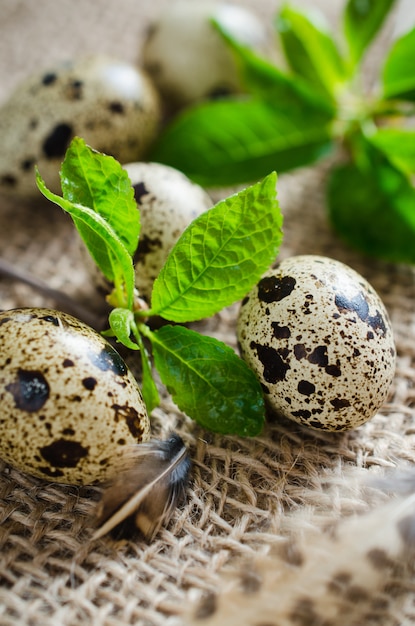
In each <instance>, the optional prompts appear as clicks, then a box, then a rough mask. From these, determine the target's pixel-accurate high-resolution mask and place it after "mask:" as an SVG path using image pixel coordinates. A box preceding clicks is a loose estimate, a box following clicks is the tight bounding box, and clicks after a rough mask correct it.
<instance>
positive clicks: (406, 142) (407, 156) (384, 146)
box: [370, 127, 415, 175]
mask: <svg viewBox="0 0 415 626" xmlns="http://www.w3.org/2000/svg"><path fill="white" fill-rule="evenodd" d="M370 142H371V143H372V144H373V145H374V146H376V148H378V150H380V151H381V152H383V154H384V155H385V156H386V157H387V158H388V159H389V161H390V162H391V163H393V165H395V167H397V168H398V169H400V170H402V171H403V172H405V173H406V174H407V175H411V174H413V173H415V131H413V130H405V129H399V128H386V127H384V128H379V129H378V130H377V131H376V133H375V134H374V135H372V136H371V137H370Z"/></svg>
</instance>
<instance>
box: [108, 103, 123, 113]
mask: <svg viewBox="0 0 415 626" xmlns="http://www.w3.org/2000/svg"><path fill="white" fill-rule="evenodd" d="M108 109H109V111H110V112H111V113H115V114H116V115H124V113H125V107H124V105H123V103H122V102H110V103H109V105H108Z"/></svg>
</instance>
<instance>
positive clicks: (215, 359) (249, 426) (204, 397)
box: [151, 326, 265, 437]
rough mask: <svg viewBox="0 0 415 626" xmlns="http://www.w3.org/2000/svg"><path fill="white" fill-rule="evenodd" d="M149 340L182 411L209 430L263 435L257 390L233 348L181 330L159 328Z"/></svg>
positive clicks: (168, 385) (262, 414)
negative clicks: (261, 433)
mask: <svg viewBox="0 0 415 626" xmlns="http://www.w3.org/2000/svg"><path fill="white" fill-rule="evenodd" d="M151 341H152V346H153V353H154V362H155V366H156V368H157V370H158V372H159V374H160V377H161V380H162V381H163V383H164V384H165V385H166V387H167V389H168V391H169V392H170V393H171V395H172V397H173V400H174V402H175V403H176V404H177V406H178V407H179V408H180V410H181V411H183V412H184V413H186V414H187V415H188V416H189V417H191V418H192V419H194V420H195V421H196V422H198V424H200V425H201V426H203V427H204V428H207V429H209V430H211V431H213V432H217V433H221V434H237V435H240V436H244V437H252V436H255V435H258V434H259V433H260V432H261V430H262V428H263V425H264V420H265V407H264V400H263V395H262V390H261V386H260V384H259V383H258V381H257V379H256V378H255V375H254V374H253V372H252V371H251V370H250V369H249V368H248V366H247V365H246V364H245V363H244V361H242V359H240V358H239V357H238V356H237V355H236V354H235V352H234V351H233V350H232V349H231V348H229V347H228V346H226V345H225V344H224V343H222V342H220V341H218V340H217V339H214V338H212V337H206V336H203V335H199V334H198V333H196V332H194V331H192V330H189V329H188V328H184V327H182V326H163V327H162V328H160V329H159V330H157V331H155V332H154V333H152V337H151Z"/></svg>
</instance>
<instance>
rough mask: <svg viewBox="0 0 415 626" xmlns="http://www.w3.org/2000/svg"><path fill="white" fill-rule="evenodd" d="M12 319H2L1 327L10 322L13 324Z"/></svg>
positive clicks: (0, 321)
mask: <svg viewBox="0 0 415 626" xmlns="http://www.w3.org/2000/svg"><path fill="white" fill-rule="evenodd" d="M11 321H12V318H11V317H7V316H6V317H3V318H2V319H0V326H3V324H7V323H8V322H11Z"/></svg>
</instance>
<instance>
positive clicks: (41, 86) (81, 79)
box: [0, 56, 161, 195]
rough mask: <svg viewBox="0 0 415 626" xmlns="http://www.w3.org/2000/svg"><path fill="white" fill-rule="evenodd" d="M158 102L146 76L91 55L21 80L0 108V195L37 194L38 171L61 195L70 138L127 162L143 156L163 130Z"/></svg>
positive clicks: (137, 70)
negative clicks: (63, 162)
mask: <svg viewBox="0 0 415 626" xmlns="http://www.w3.org/2000/svg"><path fill="white" fill-rule="evenodd" d="M160 111H161V108H160V98H159V96H158V93H157V91H156V89H155V87H154V86H153V84H152V82H151V80H150V79H149V77H148V76H147V74H146V73H145V72H144V71H141V70H140V69H138V68H137V67H135V66H134V65H132V64H130V63H126V62H124V61H119V60H114V59H111V58H107V57H102V56H91V57H87V58H83V59H79V60H77V61H74V62H70V63H69V62H68V63H63V64H61V65H58V66H56V67H51V68H49V69H48V70H45V71H42V72H39V73H37V74H34V75H32V76H30V77H29V78H28V79H26V80H25V81H23V82H22V83H21V84H20V86H18V87H17V89H16V90H15V91H14V93H13V94H12V95H11V96H10V98H9V99H8V100H7V101H6V102H5V103H4V104H3V106H2V108H1V109H0V144H1V150H0V190H1V191H6V192H7V191H12V192H13V193H14V194H21V195H34V194H36V195H37V194H38V191H37V188H36V185H35V175H34V166H35V165H37V166H38V167H39V170H40V172H41V174H42V177H43V178H44V179H45V181H46V184H47V185H48V186H49V188H51V189H52V190H53V191H55V192H56V191H59V169H60V164H61V162H62V161H63V158H64V156H65V152H66V149H67V148H68V146H69V143H70V141H71V139H72V138H73V137H74V136H75V135H77V136H80V137H82V138H83V139H84V140H85V141H86V142H87V143H88V144H89V145H90V146H91V147H92V148H95V149H96V150H99V151H100V152H104V153H106V154H111V155H112V156H114V157H115V158H116V159H118V160H119V161H121V162H127V161H134V160H137V159H140V158H142V156H143V154H144V153H145V151H146V150H147V148H148V147H149V145H150V143H151V142H152V141H153V139H154V137H155V135H156V133H157V131H158V127H159V122H160V117H161V112H160Z"/></svg>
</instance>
